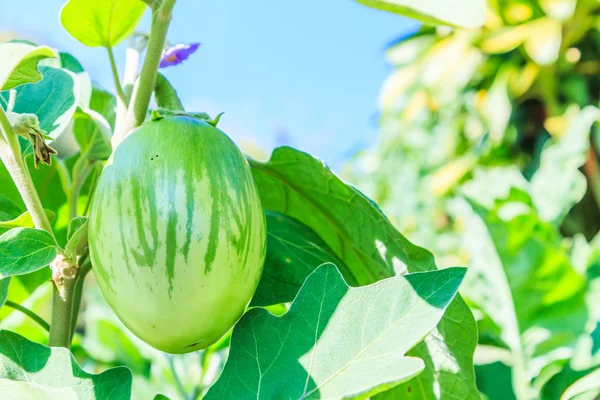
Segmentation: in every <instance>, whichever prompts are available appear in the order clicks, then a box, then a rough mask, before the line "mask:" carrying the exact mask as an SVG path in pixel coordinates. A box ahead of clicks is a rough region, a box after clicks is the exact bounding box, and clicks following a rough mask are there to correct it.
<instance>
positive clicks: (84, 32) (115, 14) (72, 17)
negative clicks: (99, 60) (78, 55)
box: [60, 0, 146, 47]
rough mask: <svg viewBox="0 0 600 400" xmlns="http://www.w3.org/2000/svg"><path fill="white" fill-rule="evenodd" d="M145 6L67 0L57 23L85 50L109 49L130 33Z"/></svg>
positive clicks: (136, 0) (133, 0)
mask: <svg viewBox="0 0 600 400" xmlns="http://www.w3.org/2000/svg"><path fill="white" fill-rule="evenodd" d="M145 8H146V6H145V5H144V3H142V2H141V1H140V0H69V1H67V2H66V3H65V5H64V6H63V8H62V10H61V11H60V23H61V24H62V26H63V28H65V29H66V30H67V32H69V34H71V36H73V37H74V38H75V39H77V40H79V41H80V42H81V43H83V44H84V45H86V46H89V47H98V46H103V47H113V46H116V45H117V44H119V43H120V42H121V41H122V40H123V39H125V38H126V37H127V36H129V35H130V34H131V33H133V30H134V29H135V27H136V26H137V24H138V22H139V21H140V19H141V18H142V15H143V14H144V10H145Z"/></svg>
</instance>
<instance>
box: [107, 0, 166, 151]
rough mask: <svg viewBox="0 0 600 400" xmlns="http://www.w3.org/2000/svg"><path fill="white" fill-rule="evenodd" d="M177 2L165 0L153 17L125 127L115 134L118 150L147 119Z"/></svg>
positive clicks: (114, 144)
mask: <svg viewBox="0 0 600 400" xmlns="http://www.w3.org/2000/svg"><path fill="white" fill-rule="evenodd" d="M175 1H176V0H164V2H163V3H162V4H161V5H160V7H158V9H157V10H156V11H155V12H154V13H153V16H152V27H151V29H150V38H149V39H148V49H147V52H146V59H145V60H144V65H143V66H142V71H141V72H140V77H139V79H138V81H137V82H136V84H135V86H134V88H133V94H132V96H131V101H130V103H129V108H128V109H127V116H126V117H125V121H124V123H123V126H122V127H120V129H119V130H118V131H117V132H115V136H116V138H115V142H116V143H113V146H114V147H115V148H116V146H118V144H119V143H120V142H121V141H122V140H123V139H124V138H125V137H126V136H127V134H128V133H129V132H130V131H131V130H132V129H134V128H136V127H138V126H140V125H141V124H142V122H144V119H145V118H146V113H147V112H148V106H149V105H150V98H151V96H152V92H153V91H154V86H155V84H156V74H157V71H158V65H159V64H160V58H161V56H162V52H163V48H164V45H165V41H166V38H167V31H168V30H169V24H170V23H171V17H172V11H173V6H174V5H175Z"/></svg>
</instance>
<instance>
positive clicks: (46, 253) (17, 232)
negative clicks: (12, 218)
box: [0, 228, 56, 278]
mask: <svg viewBox="0 0 600 400" xmlns="http://www.w3.org/2000/svg"><path fill="white" fill-rule="evenodd" d="M55 257H56V243H54V239H52V236H50V234H49V233H48V232H46V231H42V230H38V229H30V228H16V229H11V230H10V231H8V232H6V233H5V234H4V235H2V236H0V278H5V277H7V276H14V275H24V274H28V273H30V272H34V271H37V270H38V269H41V268H44V267H45V266H46V265H48V264H49V263H50V262H51V261H52V260H54V258H55Z"/></svg>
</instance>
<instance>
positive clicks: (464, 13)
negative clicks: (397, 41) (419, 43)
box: [358, 0, 485, 28]
mask: <svg viewBox="0 0 600 400" xmlns="http://www.w3.org/2000/svg"><path fill="white" fill-rule="evenodd" d="M358 2H359V3H361V4H364V5H365V6H369V7H373V8H377V9H380V10H385V11H390V12H393V13H396V14H402V15H404V16H406V17H409V18H414V19H417V20H419V21H421V22H423V23H425V24H429V25H437V24H444V25H452V26H459V27H464V28H478V27H480V26H482V25H483V22H484V14H485V0H457V1H453V2H452V4H451V5H449V4H448V2H447V1H446V0H358Z"/></svg>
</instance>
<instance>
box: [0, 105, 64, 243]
mask: <svg viewBox="0 0 600 400" xmlns="http://www.w3.org/2000/svg"><path fill="white" fill-rule="evenodd" d="M0 126H1V127H2V131H3V132H4V138H5V139H6V141H0V159H2V161H3V162H4V165H5V166H6V169H7V170H8V173H9V174H10V176H11V178H12V179H13V181H14V182H15V185H16V186H17V189H18V190H19V193H20V194H21V197H22V198H23V202H24V203H25V206H26V207H27V211H29V214H30V215H31V219H32V220H33V224H34V225H35V227H36V228H37V229H42V230H45V231H46V232H48V233H49V234H50V235H52V237H54V233H53V232H52V227H51V226H50V221H48V217H46V214H45V213H44V208H43V207H42V202H41V200H40V197H39V196H38V194H37V191H36V190H35V186H34V185H33V181H32V180H31V175H29V171H28V170H27V167H26V166H25V163H24V162H23V158H22V157H21V148H20V147H19V141H18V140H17V135H15V133H14V132H13V130H12V127H11V125H10V122H9V121H8V117H7V116H6V113H5V112H4V110H3V109H2V107H0Z"/></svg>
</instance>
